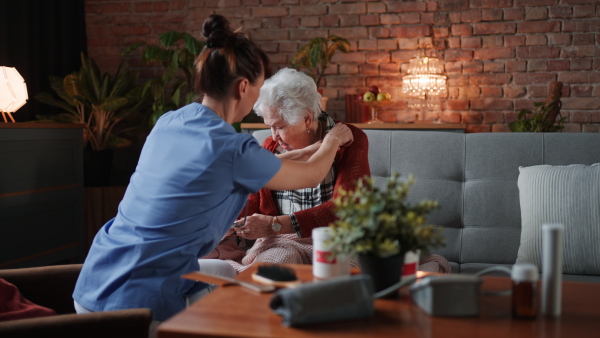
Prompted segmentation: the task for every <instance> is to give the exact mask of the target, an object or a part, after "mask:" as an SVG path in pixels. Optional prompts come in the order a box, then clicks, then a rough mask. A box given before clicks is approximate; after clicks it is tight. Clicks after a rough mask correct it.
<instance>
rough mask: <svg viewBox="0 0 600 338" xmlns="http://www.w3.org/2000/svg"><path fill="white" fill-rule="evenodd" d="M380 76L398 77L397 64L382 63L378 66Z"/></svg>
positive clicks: (398, 68) (398, 65) (398, 69)
mask: <svg viewBox="0 0 600 338" xmlns="http://www.w3.org/2000/svg"><path fill="white" fill-rule="evenodd" d="M379 72H380V74H381V75H398V74H399V73H400V64H399V63H384V64H381V65H380V66H379Z"/></svg>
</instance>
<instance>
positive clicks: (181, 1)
mask: <svg viewBox="0 0 600 338" xmlns="http://www.w3.org/2000/svg"><path fill="white" fill-rule="evenodd" d="M169 6H170V9H171V10H172V11H178V10H182V9H185V8H186V6H187V1H185V0H171V1H170V4H169Z"/></svg>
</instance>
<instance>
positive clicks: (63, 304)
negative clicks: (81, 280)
mask: <svg viewBox="0 0 600 338" xmlns="http://www.w3.org/2000/svg"><path fill="white" fill-rule="evenodd" d="M81 267H82V264H68V265H53V266H43V267H35V268H22V269H6V270H0V278H2V279H4V280H6V281H7V282H9V283H11V284H14V285H15V286H16V287H17V288H18V289H19V291H20V292H21V294H22V295H23V297H25V298H26V299H28V300H30V301H31V302H33V303H35V304H38V305H41V306H45V307H48V308H51V309H53V310H54V311H56V313H58V314H66V313H75V308H74V306H73V296H72V295H73V290H74V289H75V283H77V278H78V277H79V272H80V271H81Z"/></svg>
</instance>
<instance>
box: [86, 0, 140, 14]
mask: <svg viewBox="0 0 600 338" xmlns="http://www.w3.org/2000/svg"><path fill="white" fill-rule="evenodd" d="M113 6H114V5H113V4H106V5H96V8H97V10H98V13H113V12H112V11H110V10H109V8H112V7H113ZM135 12H136V13H144V12H152V2H138V3H136V4H135Z"/></svg>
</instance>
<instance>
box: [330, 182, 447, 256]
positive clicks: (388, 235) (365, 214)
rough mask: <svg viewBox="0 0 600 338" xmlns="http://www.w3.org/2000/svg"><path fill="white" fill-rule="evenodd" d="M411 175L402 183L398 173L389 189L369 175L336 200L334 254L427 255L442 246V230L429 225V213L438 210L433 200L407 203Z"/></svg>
mask: <svg viewBox="0 0 600 338" xmlns="http://www.w3.org/2000/svg"><path fill="white" fill-rule="evenodd" d="M413 183H414V178H413V176H412V175H410V176H409V177H408V180H401V179H400V174H399V173H397V172H395V173H394V174H393V175H392V176H391V177H390V178H389V179H388V181H387V186H386V189H380V188H379V187H377V186H375V180H374V179H373V178H369V177H367V176H365V177H363V178H361V179H359V180H358V182H357V184H356V187H355V189H354V190H351V191H341V194H340V196H339V197H337V198H336V199H335V200H334V202H333V203H334V205H335V213H336V216H337V218H338V219H337V220H336V221H335V222H334V223H331V224H330V225H329V226H330V228H332V230H331V237H332V240H331V243H332V244H333V248H334V249H333V251H334V252H336V253H338V254H352V253H358V254H371V255H375V256H379V257H381V258H386V257H390V256H393V255H396V254H399V253H406V252H408V251H417V250H422V251H423V252H427V251H428V249H429V248H430V247H431V248H433V247H438V246H440V245H442V244H443V242H444V238H443V235H442V233H441V231H442V228H440V227H436V226H432V225H426V224H425V223H426V217H427V214H428V213H429V212H430V211H432V210H433V209H435V208H437V207H438V203H437V202H436V201H433V200H422V201H421V202H419V203H417V204H415V205H413V204H410V203H408V202H406V198H407V196H408V193H409V191H410V186H411V185H412V184H413Z"/></svg>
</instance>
